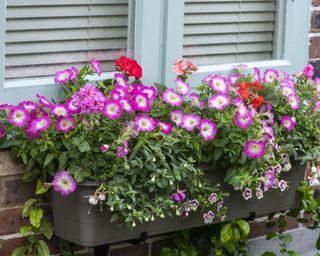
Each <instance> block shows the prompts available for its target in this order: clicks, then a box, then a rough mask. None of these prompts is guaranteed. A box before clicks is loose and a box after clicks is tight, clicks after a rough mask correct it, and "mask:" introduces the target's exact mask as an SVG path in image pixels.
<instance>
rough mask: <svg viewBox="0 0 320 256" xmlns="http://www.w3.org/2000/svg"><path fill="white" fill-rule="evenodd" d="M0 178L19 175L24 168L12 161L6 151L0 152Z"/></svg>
mask: <svg viewBox="0 0 320 256" xmlns="http://www.w3.org/2000/svg"><path fill="white" fill-rule="evenodd" d="M0 159H1V162H0V176H8V175H15V174H21V173H23V171H24V167H23V164H22V162H21V161H19V160H18V159H13V158H12V157H11V155H10V152H9V151H8V150H3V149H2V150H0Z"/></svg>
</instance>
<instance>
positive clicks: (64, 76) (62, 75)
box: [54, 69, 74, 84]
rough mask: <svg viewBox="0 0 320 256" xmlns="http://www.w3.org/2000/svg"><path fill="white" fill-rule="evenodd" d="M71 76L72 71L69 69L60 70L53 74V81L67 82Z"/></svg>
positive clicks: (58, 82) (57, 82)
mask: <svg viewBox="0 0 320 256" xmlns="http://www.w3.org/2000/svg"><path fill="white" fill-rule="evenodd" d="M73 76H74V74H73V71H72V70H70V69H66V70H60V71H57V72H56V73H55V74H54V82H55V83H56V84H67V83H68V82H69V81H70V79H71V77H73Z"/></svg>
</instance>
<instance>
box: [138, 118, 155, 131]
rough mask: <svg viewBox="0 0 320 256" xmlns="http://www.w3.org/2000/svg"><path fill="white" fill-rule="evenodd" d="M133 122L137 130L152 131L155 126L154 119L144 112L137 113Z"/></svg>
mask: <svg viewBox="0 0 320 256" xmlns="http://www.w3.org/2000/svg"><path fill="white" fill-rule="evenodd" d="M134 124H135V126H136V128H137V130H138V131H139V132H152V131H153V130H154V128H155V121H154V120H153V119H152V118H151V117H149V116H148V115H146V114H138V115H137V116H136V117H135V119H134Z"/></svg>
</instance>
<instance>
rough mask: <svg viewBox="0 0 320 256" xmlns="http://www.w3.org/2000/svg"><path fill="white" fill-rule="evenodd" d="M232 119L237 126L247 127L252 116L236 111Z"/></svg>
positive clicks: (250, 122) (251, 120)
mask: <svg viewBox="0 0 320 256" xmlns="http://www.w3.org/2000/svg"><path fill="white" fill-rule="evenodd" d="M233 121H234V123H235V124H236V125H237V126H238V127H239V128H241V129H247V128H249V127H250V126H251V124H252V122H253V117H252V115H251V114H247V115H241V114H240V113H239V112H236V113H235V115H234V117H233Z"/></svg>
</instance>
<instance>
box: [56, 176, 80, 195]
mask: <svg viewBox="0 0 320 256" xmlns="http://www.w3.org/2000/svg"><path fill="white" fill-rule="evenodd" d="M52 186H53V189H54V191H56V192H58V193H59V194H60V195H62V196H67V195H69V194H71V193H72V192H74V191H75V190H76V187H77V184H76V182H75V181H74V179H73V178H72V177H71V175H70V174H69V172H68V171H60V172H57V173H56V175H55V176H54V179H53V182H52Z"/></svg>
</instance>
